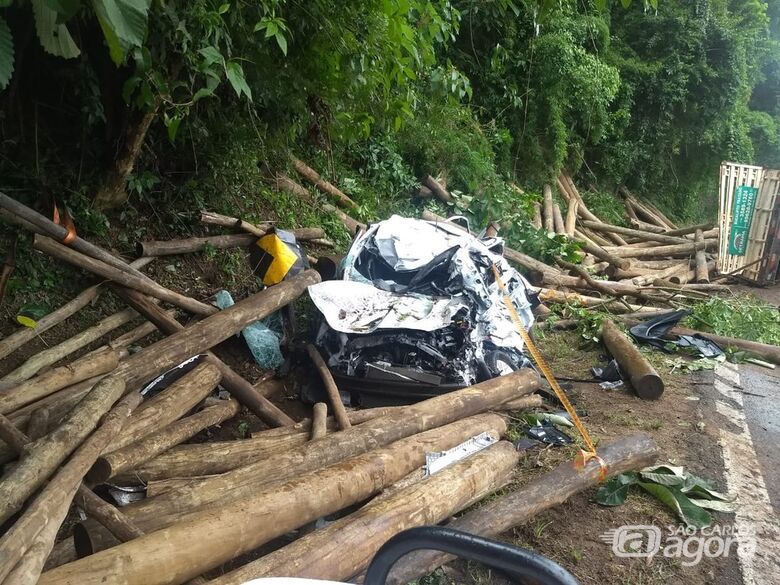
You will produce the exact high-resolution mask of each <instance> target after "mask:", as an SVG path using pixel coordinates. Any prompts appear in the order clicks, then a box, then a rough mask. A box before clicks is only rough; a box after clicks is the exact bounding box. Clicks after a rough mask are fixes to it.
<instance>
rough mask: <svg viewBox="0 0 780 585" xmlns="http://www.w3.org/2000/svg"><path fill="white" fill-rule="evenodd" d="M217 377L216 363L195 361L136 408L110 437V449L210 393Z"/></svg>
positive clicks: (184, 411)
mask: <svg viewBox="0 0 780 585" xmlns="http://www.w3.org/2000/svg"><path fill="white" fill-rule="evenodd" d="M221 378H222V376H221V375H220V373H219V370H218V369H217V367H216V366H214V365H212V364H210V363H208V361H204V362H203V363H200V364H198V365H197V366H195V368H193V369H192V370H191V371H189V372H187V373H186V374H184V375H183V376H182V377H181V378H179V379H178V380H176V381H175V382H174V383H173V384H171V385H170V386H169V387H168V388H166V389H165V390H163V391H162V392H160V393H159V394H156V395H155V396H153V397H152V398H150V399H149V400H148V401H145V402H144V403H143V404H142V405H141V406H140V407H139V408H137V409H136V410H135V412H134V413H133V415H132V416H131V417H130V419H129V420H128V421H127V422H125V425H124V427H122V432H121V433H119V435H118V436H117V437H115V438H114V440H113V441H112V443H111V447H112V449H121V448H122V447H126V446H127V445H130V444H131V443H135V442H136V441H138V440H139V439H142V438H143V437H145V436H146V435H148V434H150V433H152V432H154V431H156V430H158V429H160V428H163V427H165V426H166V425H169V424H171V423H172V422H174V421H175V420H177V419H179V418H181V417H182V416H184V415H185V414H187V413H188V412H189V411H190V410H192V409H193V408H195V407H196V406H197V405H198V404H199V403H200V402H202V401H203V400H204V399H205V398H206V397H207V396H208V395H209V394H211V391H212V390H213V389H214V388H215V387H216V386H217V384H219V381H220V380H221Z"/></svg>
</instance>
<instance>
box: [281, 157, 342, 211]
mask: <svg viewBox="0 0 780 585" xmlns="http://www.w3.org/2000/svg"><path fill="white" fill-rule="evenodd" d="M290 160H292V163H293V167H294V168H295V172H297V173H298V174H299V175H301V176H302V177H303V178H304V179H306V180H307V181H309V183H311V184H312V185H314V186H315V187H316V188H317V190H319V191H322V192H323V193H325V194H326V195H328V196H330V198H331V199H333V200H334V201H335V202H336V203H338V204H339V205H341V206H342V207H346V208H347V209H357V204H356V203H355V202H354V201H352V199H350V198H349V197H348V196H347V195H346V194H345V193H344V192H343V191H342V190H341V189H339V188H338V187H336V186H335V185H333V184H331V183H329V182H328V181H326V180H324V179H323V178H322V177H320V174H319V173H318V172H317V171H315V170H314V169H313V168H311V167H310V166H309V165H307V164H306V163H304V162H303V161H302V160H300V159H297V158H295V157H294V156H291V157H290Z"/></svg>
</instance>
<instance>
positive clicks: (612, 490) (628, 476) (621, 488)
mask: <svg viewBox="0 0 780 585" xmlns="http://www.w3.org/2000/svg"><path fill="white" fill-rule="evenodd" d="M637 481H638V478H637V475H636V473H621V474H620V475H616V476H615V477H613V478H611V479H610V480H608V481H607V482H606V483H605V484H604V485H602V486H601V487H600V488H599V491H598V492H596V502H597V503H599V504H601V505H602V506H619V505H620V504H622V503H624V502H625V501H626V497H627V496H628V490H629V488H630V487H631V486H632V485H634V484H635V483H636V482H637Z"/></svg>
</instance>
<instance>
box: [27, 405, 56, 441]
mask: <svg viewBox="0 0 780 585" xmlns="http://www.w3.org/2000/svg"><path fill="white" fill-rule="evenodd" d="M51 418H52V417H51V409H50V408H49V407H48V406H42V407H40V408H36V409H35V410H34V411H33V412H32V414H31V415H30V421H29V422H28V423H27V436H28V437H30V440H31V441H37V440H38V439H40V438H41V437H43V436H44V435H47V434H48V433H49V428H50V427H49V425H51V423H52V421H51Z"/></svg>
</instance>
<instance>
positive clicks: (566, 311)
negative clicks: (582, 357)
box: [548, 301, 606, 346]
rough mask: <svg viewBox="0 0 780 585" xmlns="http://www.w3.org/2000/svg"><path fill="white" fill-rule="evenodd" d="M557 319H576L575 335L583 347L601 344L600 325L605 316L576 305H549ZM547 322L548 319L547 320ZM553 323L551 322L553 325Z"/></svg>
mask: <svg viewBox="0 0 780 585" xmlns="http://www.w3.org/2000/svg"><path fill="white" fill-rule="evenodd" d="M550 308H551V309H552V311H553V313H554V314H555V317H556V320H557V319H559V318H560V319H576V320H577V335H578V336H579V337H580V339H581V340H582V343H583V345H584V346H590V345H594V344H596V345H597V344H600V343H601V324H602V323H603V322H604V319H605V318H606V315H605V314H604V313H600V312H598V311H594V310H592V309H589V308H587V307H583V306H582V305H580V304H578V303H576V302H575V301H572V302H568V303H553V304H551V305H550ZM548 320H549V318H548ZM554 322H555V321H552V323H554Z"/></svg>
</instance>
